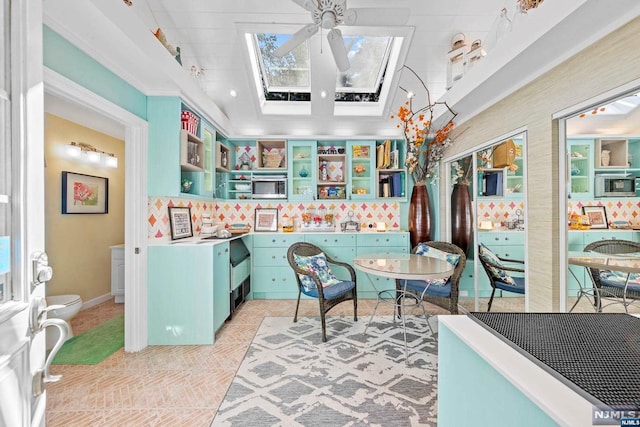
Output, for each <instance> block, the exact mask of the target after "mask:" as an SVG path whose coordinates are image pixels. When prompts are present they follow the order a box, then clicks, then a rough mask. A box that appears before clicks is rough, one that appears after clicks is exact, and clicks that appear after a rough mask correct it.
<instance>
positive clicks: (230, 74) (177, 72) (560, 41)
mask: <svg viewBox="0 0 640 427" xmlns="http://www.w3.org/2000/svg"><path fill="white" fill-rule="evenodd" d="M131 1H132V6H127V5H126V3H125V2H124V1H123V0H110V1H104V0H87V1H83V2H77V0H55V1H46V2H44V21H45V24H46V25H47V26H48V27H50V28H51V29H52V30H53V31H55V32H57V33H58V34H60V35H62V36H63V37H65V38H66V39H67V40H69V41H70V42H71V43H72V44H74V45H75V46H77V47H78V48H79V49H81V50H83V51H84V52H86V53H87V54H88V55H89V56H91V57H93V58H95V59H96V60H97V61H98V62H100V63H102V64H103V65H104V66H105V67H107V68H108V69H110V70H112V71H113V72H114V73H115V74H117V75H118V76H120V77H121V78H123V79H124V80H126V81H127V82H129V83H131V84H132V85H133V86H135V87H136V88H138V89H139V90H140V91H141V92H143V93H144V94H146V95H160V96H161V95H174V96H180V97H182V99H184V100H185V101H186V102H187V103H189V104H190V105H192V106H194V108H196V109H198V111H200V112H202V113H203V114H204V115H205V116H206V117H207V118H209V119H210V120H211V121H212V122H213V123H214V125H216V126H217V127H218V128H219V129H221V130H223V132H224V133H227V134H228V136H232V137H248V138H252V137H260V136H274V137H280V136H282V137H287V138H291V137H296V136H298V137H317V138H327V139H329V138H345V137H349V136H358V137H375V138H383V137H391V136H395V135H399V134H400V132H399V131H398V129H397V128H396V123H395V122H394V121H393V120H390V119H389V114H390V113H391V112H395V110H396V109H397V107H398V106H399V105H400V104H401V103H403V102H404V101H405V97H404V96H405V95H404V92H402V91H401V90H399V89H397V87H396V86H395V85H394V87H392V89H391V95H392V96H390V101H389V102H388V103H387V105H386V106H385V107H386V108H385V109H384V111H383V112H382V113H380V112H377V113H376V114H375V115H371V116H358V117H355V116H352V117H336V116H334V115H332V114H331V111H329V114H326V109H325V110H321V113H316V112H314V114H313V115H311V116H300V115H289V116H275V115H263V114H261V113H260V108H259V106H258V97H257V95H256V93H255V92H256V91H255V89H252V86H251V85H252V76H251V71H250V67H249V60H248V57H249V56H248V54H247V51H246V45H245V43H244V42H243V40H242V31H241V29H245V28H260V29H261V30H264V29H265V28H269V27H270V26H274V27H279V26H283V25H288V26H289V27H290V28H292V29H293V30H295V29H297V28H299V27H301V26H303V25H304V24H307V23H309V22H311V18H310V16H309V13H308V12H307V11H305V10H304V9H302V8H301V7H299V6H298V5H296V4H295V3H294V2H293V1H292V0H269V1H265V0H235V1H211V0H189V1H178V0H131ZM639 4H640V2H637V0H617V1H616V2H615V3H609V2H602V1H600V0H571V1H569V0H563V1H562V2H556V1H552V0H548V1H546V2H544V3H542V5H541V6H540V7H539V8H538V9H535V10H532V11H530V12H529V16H528V17H527V19H526V20H524V21H522V22H521V23H520V25H516V26H514V31H513V32H512V33H511V34H510V35H508V36H507V37H506V38H505V39H504V40H502V41H501V42H500V43H499V44H498V45H496V46H491V43H490V40H492V39H493V38H494V37H493V34H492V28H494V27H495V25H494V24H495V22H496V19H497V17H498V15H499V12H500V9H501V8H502V7H506V8H507V10H508V11H509V16H511V17H513V14H514V11H515V0H482V1H475V0H430V1H426V0H396V1H394V2H389V1H386V0H384V1H383V0H348V7H353V8H356V7H376V8H391V7H403V8H409V9H410V10H411V14H410V18H409V22H408V23H407V24H406V26H405V28H409V29H411V30H412V36H411V44H410V46H409V47H408V51H407V53H406V58H405V60H404V64H406V65H408V66H410V67H412V68H413V69H414V70H415V71H416V72H417V74H418V75H419V76H421V78H422V79H423V80H424V81H425V83H426V84H427V86H428V88H429V89H430V91H431V96H432V99H445V100H447V102H449V103H450V105H453V106H454V109H455V110H456V111H457V112H459V113H460V116H458V120H459V121H463V120H464V119H466V118H468V117H471V116H472V115H473V114H476V113H477V112H478V111H481V110H482V109H483V108H486V107H487V106H488V105H491V104H492V103H493V102H496V101H497V100H499V99H500V97H503V96H506V94H508V93H510V92H511V91H513V90H515V89H517V88H518V87H520V86H522V85H523V84H526V83H527V82H528V81H531V80H533V79H534V78H536V77H537V76H539V75H541V74H542V73H544V72H545V71H547V70H549V69H551V68H552V67H553V66H555V65H557V64H559V63H560V62H562V61H563V60H566V59H567V58H569V57H570V56H571V55H573V54H574V53H576V52H577V51H579V50H580V49H583V48H585V47H587V46H588V45H589V44H591V43H593V42H594V41H596V40H598V39H599V38H601V37H603V36H604V35H606V34H608V33H609V32H611V31H613V30H614V29H616V28H618V27H619V26H620V25H622V24H624V23H625V22H628V21H629V20H631V19H633V18H634V17H636V16H638V15H639V14H640V12H639V11H640V6H639ZM158 26H159V27H161V28H162V30H163V31H164V33H165V34H166V37H167V40H168V42H169V43H170V44H172V45H174V46H179V47H180V48H181V52H182V63H183V66H180V65H179V64H178V63H177V62H176V61H175V60H173V59H172V58H171V56H170V55H169V54H168V53H167V51H166V50H165V49H164V48H163V47H162V46H161V45H160V43H158V42H157V40H156V39H155V38H154V37H153V35H152V32H153V31H155V30H156V28H158ZM458 32H463V33H464V34H465V35H466V41H467V43H471V42H472V41H474V40H476V39H482V40H483V43H484V45H485V47H486V50H487V51H488V55H487V57H486V58H485V60H483V61H482V62H481V63H480V64H479V65H478V66H476V67H474V69H473V70H472V71H471V72H470V73H469V74H468V75H465V76H464V77H463V78H462V79H461V80H460V81H458V82H457V83H456V84H455V86H454V87H453V89H451V90H449V91H448V92H447V91H445V84H446V64H447V58H446V54H447V52H448V51H449V49H450V43H451V39H452V37H453V36H454V35H455V34H456V33H458ZM319 44H320V42H319V40H316V41H314V42H312V45H311V47H312V49H313V48H314V46H318V47H319ZM325 48H327V46H325ZM325 50H326V53H324V55H325V56H326V57H327V60H328V64H329V65H324V66H323V67H322V68H323V70H324V71H323V72H332V67H335V66H334V65H333V60H332V58H331V56H330V53H329V50H328V49H325ZM192 66H195V67H196V68H197V69H200V68H202V69H203V70H204V73H203V74H202V76H201V78H200V80H196V79H195V78H191V77H190V73H189V70H190V68H191V67H192ZM312 72H313V70H312ZM404 75H406V73H404V74H403V76H404ZM404 79H405V77H402V79H401V81H400V82H399V83H400V84H401V85H403V86H404V87H409V88H413V87H415V86H418V84H417V83H416V81H415V80H411V79H409V80H408V81H405V80H404ZM395 83H396V84H397V83H398V82H395ZM231 89H235V90H236V91H237V93H238V96H237V97H236V98H233V97H231V96H230V95H229V91H230V90H231ZM416 90H417V88H416ZM322 111H324V113H322Z"/></svg>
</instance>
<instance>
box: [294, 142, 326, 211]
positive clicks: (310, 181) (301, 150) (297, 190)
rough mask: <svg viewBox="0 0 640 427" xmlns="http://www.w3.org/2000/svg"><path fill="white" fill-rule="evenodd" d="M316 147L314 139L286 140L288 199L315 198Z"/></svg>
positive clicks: (304, 199)
mask: <svg viewBox="0 0 640 427" xmlns="http://www.w3.org/2000/svg"><path fill="white" fill-rule="evenodd" d="M317 147H318V144H317V142H316V141H291V140H290V141H288V143H287V164H288V173H289V175H288V181H289V183H288V187H289V194H288V198H289V200H291V201H309V200H315V198H316V182H317V180H318V164H317V151H318V148H317Z"/></svg>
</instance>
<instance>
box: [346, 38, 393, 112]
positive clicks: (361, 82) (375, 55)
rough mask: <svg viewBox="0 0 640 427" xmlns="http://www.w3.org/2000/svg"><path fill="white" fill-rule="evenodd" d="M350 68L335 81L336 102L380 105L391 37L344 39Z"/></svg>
mask: <svg viewBox="0 0 640 427" xmlns="http://www.w3.org/2000/svg"><path fill="white" fill-rule="evenodd" d="M344 41H345V45H346V47H347V51H348V56H349V62H350V64H351V66H350V67H349V69H348V70H347V71H345V72H343V73H339V74H338V76H337V79H336V101H359V102H367V101H368V102H377V101H378V98H379V96H380V89H381V87H382V82H383V80H384V74H385V71H386V69H387V65H388V63H389V54H390V52H391V42H392V41H393V38H392V37H362V36H354V37H345V38H344Z"/></svg>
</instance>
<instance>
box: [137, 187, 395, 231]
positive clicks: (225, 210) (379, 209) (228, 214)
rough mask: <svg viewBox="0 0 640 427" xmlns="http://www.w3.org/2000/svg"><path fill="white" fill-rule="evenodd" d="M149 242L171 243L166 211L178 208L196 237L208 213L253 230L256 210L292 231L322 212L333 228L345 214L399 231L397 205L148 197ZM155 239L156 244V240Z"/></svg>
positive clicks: (222, 221)
mask: <svg viewBox="0 0 640 427" xmlns="http://www.w3.org/2000/svg"><path fill="white" fill-rule="evenodd" d="M148 206H149V214H148V218H147V221H148V224H149V239H150V240H154V241H165V240H166V241H168V240H170V239H171V231H170V228H169V217H168V209H167V208H168V207H169V206H180V207H190V208H191V221H192V222H193V233H194V235H196V236H197V235H198V233H199V232H200V228H201V227H202V214H203V213H211V214H212V217H213V218H215V222H216V223H218V224H225V225H226V226H228V225H231V224H239V223H241V224H246V225H249V226H250V227H251V228H253V221H254V211H255V209H256V208H277V209H278V211H279V216H278V224H279V226H280V227H281V226H282V218H283V217H284V215H287V216H288V217H290V218H291V217H293V218H294V222H295V225H296V229H297V227H298V226H299V223H300V217H301V214H302V213H303V212H304V211H306V210H311V211H313V210H315V209H318V208H320V209H325V210H326V211H327V212H333V214H334V218H335V219H334V223H335V225H336V226H337V227H339V224H340V223H341V222H344V221H346V220H348V216H349V212H353V218H354V220H355V221H357V222H359V223H360V225H361V227H369V225H370V224H371V225H372V227H375V223H377V222H384V223H386V224H387V229H389V230H399V229H400V223H399V221H398V218H399V215H400V205H399V204H398V203H397V202H389V203H387V202H385V201H378V200H375V201H368V202H364V201H362V202H354V201H350V200H316V201H313V202H304V203H303V202H298V203H295V202H284V201H283V202H275V201H243V200H214V201H200V200H195V199H188V198H179V197H150V198H149V202H148ZM156 239H159V240H156Z"/></svg>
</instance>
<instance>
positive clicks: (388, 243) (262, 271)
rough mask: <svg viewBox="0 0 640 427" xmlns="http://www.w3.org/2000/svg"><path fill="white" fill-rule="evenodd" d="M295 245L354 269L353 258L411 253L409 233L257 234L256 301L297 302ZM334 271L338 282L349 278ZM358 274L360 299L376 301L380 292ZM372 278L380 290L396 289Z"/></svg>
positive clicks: (254, 255) (341, 271)
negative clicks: (306, 245)
mask: <svg viewBox="0 0 640 427" xmlns="http://www.w3.org/2000/svg"><path fill="white" fill-rule="evenodd" d="M295 242H308V243H312V244H314V245H316V246H318V247H320V248H322V250H323V251H324V252H325V253H326V254H327V255H328V256H330V257H331V258H333V259H335V260H336V261H341V262H346V263H348V264H350V265H353V258H355V257H356V256H357V255H360V254H368V253H374V252H378V253H392V252H400V253H408V252H409V234H408V233H380V234H376V233H292V234H280V233H278V234H265V235H260V234H255V235H254V237H253V251H252V257H251V258H252V263H253V274H252V283H251V286H252V291H253V298H254V299H296V298H297V297H298V285H297V284H296V280H295V277H294V275H293V270H292V269H291V267H290V266H289V263H288V261H287V250H288V249H289V246H291V245H292V244H293V243H295ZM331 269H332V271H333V273H334V274H335V275H336V276H337V277H338V278H340V279H348V278H349V273H348V272H347V271H346V269H344V268H341V267H338V266H331ZM356 274H357V280H358V297H359V298H375V297H376V292H375V290H374V288H373V287H372V285H371V283H370V282H369V280H368V279H367V277H366V275H365V274H364V273H360V272H358V271H357V270H356ZM372 278H373V279H374V280H377V281H378V282H379V283H380V288H379V289H386V288H394V287H395V282H393V280H389V281H388V280H387V279H385V278H381V277H372ZM376 286H378V285H377V284H376ZM385 286H386V288H385ZM303 297H304V295H303ZM304 298H306V297H304Z"/></svg>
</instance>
